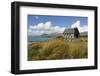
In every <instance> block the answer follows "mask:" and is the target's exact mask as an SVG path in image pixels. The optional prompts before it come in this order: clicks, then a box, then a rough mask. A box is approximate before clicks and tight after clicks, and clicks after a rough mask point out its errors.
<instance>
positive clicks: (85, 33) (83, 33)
mask: <svg viewBox="0 0 100 76" xmlns="http://www.w3.org/2000/svg"><path fill="white" fill-rule="evenodd" d="M80 36H81V37H87V36H88V32H81V33H80Z"/></svg>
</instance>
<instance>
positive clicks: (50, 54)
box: [28, 38, 88, 60]
mask: <svg viewBox="0 0 100 76" xmlns="http://www.w3.org/2000/svg"><path fill="white" fill-rule="evenodd" d="M82 39H83V40H82ZM82 39H81V38H80V39H76V40H74V41H70V42H67V41H65V40H64V39H57V38H56V39H50V40H49V41H47V42H36V43H32V44H31V45H29V47H28V60H53V59H54V60H55V59H79V58H87V57H88V50H87V41H86V40H84V38H82ZM85 39H86V38H85Z"/></svg>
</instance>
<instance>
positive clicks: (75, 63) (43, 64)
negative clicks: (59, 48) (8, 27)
mask: <svg viewBox="0 0 100 76" xmlns="http://www.w3.org/2000/svg"><path fill="white" fill-rule="evenodd" d="M28 14H37V15H60V16H84V17H88V59H65V60H46V61H45V60H44V61H27V15H28ZM93 65H94V11H92V10H91V11H90V10H73V9H57V8H42V7H25V6H21V7H20V70H29V69H44V68H61V67H80V66H93Z"/></svg>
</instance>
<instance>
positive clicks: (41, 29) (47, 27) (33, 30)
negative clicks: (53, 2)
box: [28, 21, 65, 35]
mask: <svg viewBox="0 0 100 76" xmlns="http://www.w3.org/2000/svg"><path fill="white" fill-rule="evenodd" d="M64 29H65V27H60V26H54V25H53V24H52V23H51V22H50V21H47V22H45V23H39V24H37V25H31V26H29V30H28V32H29V35H41V34H44V33H47V34H50V33H55V32H58V33H62V32H63V31H64Z"/></svg>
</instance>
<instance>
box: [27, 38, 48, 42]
mask: <svg viewBox="0 0 100 76" xmlns="http://www.w3.org/2000/svg"><path fill="white" fill-rule="evenodd" d="M49 39H50V38H47V37H39V38H37V37H28V42H32V41H35V42H36V41H48V40H49Z"/></svg>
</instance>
